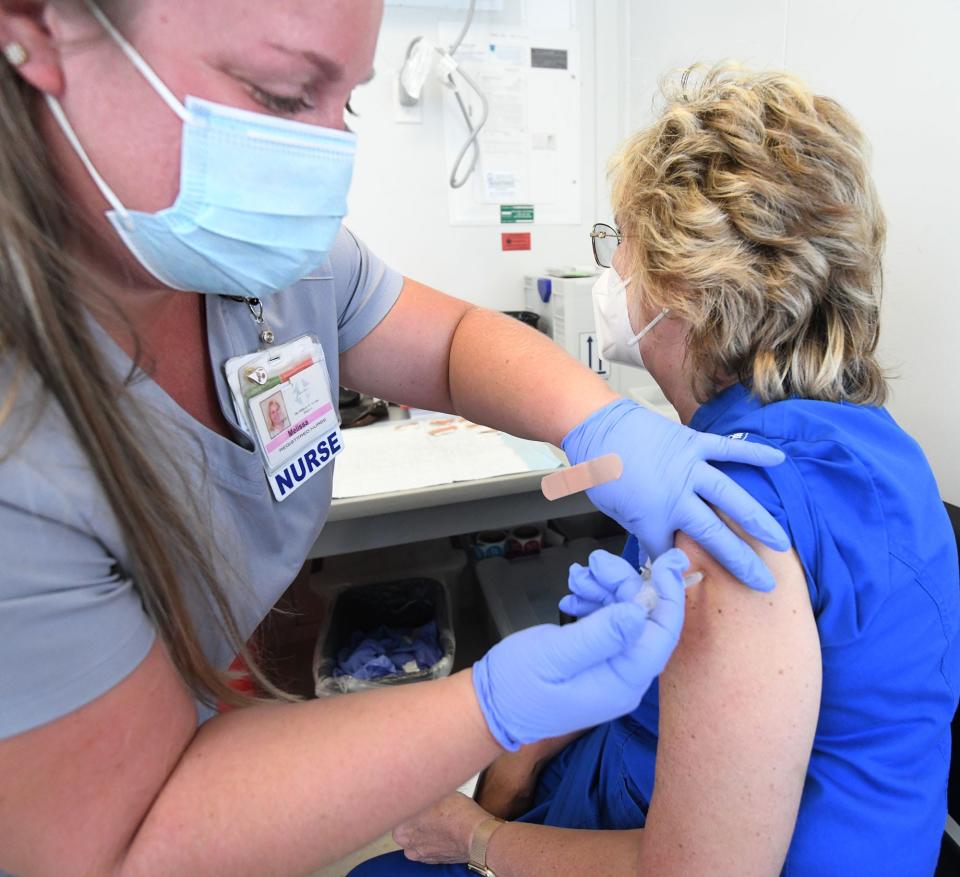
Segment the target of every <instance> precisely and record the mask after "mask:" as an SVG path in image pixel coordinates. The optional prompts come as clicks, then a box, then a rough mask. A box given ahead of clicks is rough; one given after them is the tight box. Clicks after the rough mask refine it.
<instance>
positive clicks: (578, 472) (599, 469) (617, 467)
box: [540, 454, 623, 502]
mask: <svg viewBox="0 0 960 877" xmlns="http://www.w3.org/2000/svg"><path fill="white" fill-rule="evenodd" d="M621 475H623V460H621V459H620V457H619V455H617V454H604V455H603V456H602V457H597V458H596V459H593V460H587V461H586V462H585V463H580V464H579V465H577V466H570V467H569V468H566V469H560V470H559V471H557V472H551V473H550V474H549V475H546V476H544V478H543V480H542V481H541V482H540V489H541V490H542V491H543V495H544V496H545V497H546V498H547V499H548V500H550V501H551V502H552V501H553V500H555V499H562V498H563V497H565V496H570V495H571V494H573V493H580V492H581V491H583V490H589V489H590V488H591V487H597V486H599V485H601V484H606V483H607V482H608V481H615V480H616V479H617V478H619V477H620V476H621Z"/></svg>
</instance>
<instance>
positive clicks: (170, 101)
mask: <svg viewBox="0 0 960 877" xmlns="http://www.w3.org/2000/svg"><path fill="white" fill-rule="evenodd" d="M84 2H85V3H86V5H87V9H89V10H90V14H91V15H92V16H93V17H94V18H95V19H96V20H97V21H98V22H99V24H100V26H101V27H102V28H103V29H104V30H105V31H106V32H107V33H108V34H109V35H110V38H111V39H112V40H113V41H114V42H115V43H116V44H117V45H118V46H119V47H120V49H121V51H122V52H123V54H124V55H126V56H127V58H128V59H129V60H130V63H131V64H133V66H134V67H136V68H137V70H138V71H139V72H140V75H141V76H143V78H144V79H146V80H147V82H149V83H150V85H152V86H153V89H154V91H156V92H157V94H159V95H160V97H161V98H163V102H164V103H165V104H166V105H167V106H168V107H170V109H171V110H173V111H174V112H175V113H176V114H177V115H178V116H179V117H180V118H181V119H182V120H183V121H184V122H187V121H189V120H190V113H189V111H188V110H187V108H186V107H185V106H184V105H183V104H182V103H180V101H179V100H178V99H177V96H176V95H175V94H174V93H173V92H172V91H170V89H169V88H168V87H167V85H166V83H165V82H164V81H163V80H162V79H161V78H160V77H159V76H157V74H156V73H154V72H153V68H152V67H151V66H150V65H149V64H148V63H147V62H146V61H145V60H144V59H143V55H141V54H140V53H139V52H138V51H137V50H136V49H135V48H134V47H133V46H132V45H130V43H129V42H127V38H126V37H125V36H124V35H123V34H122V33H120V31H118V30H117V29H116V28H115V27H114V26H113V22H112V21H110V19H109V18H107V16H106V14H105V13H104V12H103V10H102V9H101V8H100V7H99V6H97V4H96V3H94V0H84Z"/></svg>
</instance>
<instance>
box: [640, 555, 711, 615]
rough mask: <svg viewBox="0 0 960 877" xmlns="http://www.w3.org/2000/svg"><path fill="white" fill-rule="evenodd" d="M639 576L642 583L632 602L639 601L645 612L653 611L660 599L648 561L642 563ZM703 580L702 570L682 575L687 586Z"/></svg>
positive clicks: (697, 583)
mask: <svg viewBox="0 0 960 877" xmlns="http://www.w3.org/2000/svg"><path fill="white" fill-rule="evenodd" d="M640 576H641V578H642V579H643V585H641V587H640V593H638V594H637V596H636V597H634V598H633V602H634V603H639V604H640V605H641V606H643V608H644V609H646V610H647V612H653V610H654V609H656V608H657V601H658V600H659V599H660V595H659V594H658V593H657V589H656V588H655V587H654V586H653V584H652V583H651V579H652V578H653V568H652V567H651V565H650V562H649V561H647V563H645V564H644V566H643V569H641V570H640ZM702 581H703V573H702V572H694V573H690V575H686V576H684V577H683V586H684V587H685V588H689V587H691V586H693V585H699V584H700V582H702Z"/></svg>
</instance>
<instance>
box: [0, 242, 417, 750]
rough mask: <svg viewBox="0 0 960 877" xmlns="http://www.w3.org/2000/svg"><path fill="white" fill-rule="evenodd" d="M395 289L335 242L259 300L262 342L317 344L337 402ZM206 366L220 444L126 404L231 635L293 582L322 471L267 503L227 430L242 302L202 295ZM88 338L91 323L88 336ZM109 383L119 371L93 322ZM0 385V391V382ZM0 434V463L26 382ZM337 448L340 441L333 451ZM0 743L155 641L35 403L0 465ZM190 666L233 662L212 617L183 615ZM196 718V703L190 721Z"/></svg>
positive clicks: (249, 328)
mask: <svg viewBox="0 0 960 877" xmlns="http://www.w3.org/2000/svg"><path fill="white" fill-rule="evenodd" d="M402 283H403V278H402V276H401V275H400V274H398V273H397V272H396V271H393V270H391V269H390V268H388V267H387V266H385V265H384V264H383V263H382V262H381V261H380V260H379V259H378V258H377V257H376V256H374V255H373V254H372V253H371V252H370V251H369V250H368V249H367V248H366V247H365V246H364V245H363V244H362V243H361V242H360V241H358V240H357V239H356V238H355V237H354V236H353V235H352V234H351V233H350V232H349V231H348V230H347V229H345V228H344V229H341V231H340V234H339V235H338V237H337V241H336V244H335V245H334V249H333V251H332V252H331V254H330V258H329V260H328V261H327V263H326V264H325V265H324V266H322V268H321V270H319V271H318V272H316V273H315V274H313V275H311V276H310V277H308V278H306V279H305V280H302V281H300V282H299V283H297V284H295V285H294V286H292V287H290V288H289V289H286V290H284V291H283V292H281V293H278V294H277V295H275V296H273V297H272V298H270V299H269V300H268V301H266V302H264V316H265V318H266V320H267V322H268V323H269V325H270V327H271V328H272V329H273V330H274V332H275V333H276V336H277V341H278V343H280V342H285V341H289V340H291V339H293V338H296V337H298V336H300V335H302V334H304V333H308V332H309V333H312V334H314V335H316V336H317V337H318V338H319V340H320V343H321V344H322V346H323V350H324V355H325V357H326V363H327V369H328V370H329V374H330V391H331V395H332V398H333V402H334V404H335V405H336V404H337V397H338V393H337V387H338V383H339V362H338V356H339V354H340V353H342V352H343V351H345V350H347V349H349V348H350V347H352V346H353V345H355V344H356V343H357V342H359V341H360V340H361V339H362V338H364V336H366V335H367V334H368V333H369V332H370V331H371V330H372V329H374V327H376V326H377V324H378V323H379V322H380V321H381V320H382V319H383V318H384V316H386V314H387V312H388V311H389V310H390V309H391V307H392V306H393V305H394V303H395V302H396V300H397V298H398V296H399V294H400V289H401V286H402ZM206 308H207V333H208V339H209V346H210V357H211V367H212V368H213V371H214V373H215V375H216V382H217V392H218V395H219V398H220V407H221V409H222V410H223V413H224V415H225V417H226V418H227V420H228V421H229V422H230V424H231V425H232V426H233V427H234V429H235V436H234V438H235V439H236V440H235V441H234V440H231V439H229V438H225V437H224V436H222V435H219V434H218V433H215V432H213V431H211V430H209V429H207V428H206V427H204V426H203V425H201V424H199V423H198V422H197V421H195V420H194V419H193V418H191V417H190V416H189V415H188V414H187V413H186V412H185V411H184V410H183V409H181V408H180V407H179V406H178V405H177V404H176V403H175V402H174V401H173V400H172V399H171V398H170V397H169V396H167V394H166V393H165V392H164V391H163V390H162V389H161V388H160V387H159V386H158V385H157V384H156V383H154V382H153V381H152V380H150V379H149V378H148V377H147V376H146V375H142V374H141V375H139V376H138V378H137V379H136V380H135V381H134V383H133V385H132V386H131V394H132V396H134V397H135V398H136V400H137V404H138V405H139V406H140V408H141V409H145V410H146V413H147V415H148V417H149V419H150V422H149V429H150V430H151V431H152V432H153V433H154V434H156V433H158V432H159V433H160V435H159V436H157V438H159V440H161V441H165V442H168V447H174V448H177V449H179V450H178V452H177V454H176V456H177V458H178V460H179V462H180V465H181V468H182V469H183V471H184V472H185V474H186V477H187V480H188V481H189V486H180V485H177V486H175V487H174V491H175V492H177V491H180V490H187V489H192V490H195V491H196V495H197V496H198V497H199V498H200V504H201V507H202V508H204V509H208V510H209V514H210V518H211V521H212V525H213V527H214V528H215V538H216V540H217V544H218V545H219V547H220V548H221V550H222V551H223V553H224V554H226V556H228V557H229V558H230V561H231V562H232V563H233V564H234V566H235V569H236V571H237V572H239V573H240V575H241V576H242V578H243V579H244V580H245V582H246V585H241V584H237V583H235V582H234V581H233V580H228V581H227V586H228V591H230V596H231V600H232V602H233V604H234V606H235V611H236V613H237V619H238V621H239V623H240V626H241V629H242V631H243V632H244V634H245V635H249V634H250V633H252V631H253V630H254V628H255V627H256V626H257V624H258V623H259V622H260V621H261V619H262V618H263V617H264V616H265V615H266V613H267V612H268V611H269V610H270V608H271V607H272V606H273V605H274V604H275V603H276V601H277V599H278V598H279V597H280V595H281V594H282V593H283V591H284V590H285V589H286V588H287V587H288V585H289V584H290V582H291V581H292V580H293V578H294V576H295V575H296V573H297V571H298V570H299V569H300V567H301V566H302V565H303V563H304V559H305V557H306V554H307V551H308V550H309V549H310V546H311V545H312V544H313V542H314V540H315V539H316V538H317V535H318V534H319V532H320V530H321V528H322V527H323V523H324V521H325V519H326V516H327V512H328V510H329V507H330V497H331V485H332V479H333V465H332V464H331V465H328V466H327V467H326V468H325V469H323V470H322V471H321V472H320V473H319V474H317V475H315V476H314V477H313V478H312V479H311V480H309V481H308V482H306V483H305V484H304V485H302V486H301V487H300V489H299V490H297V491H296V492H295V493H293V494H292V495H291V496H290V497H288V498H287V499H285V500H284V501H283V502H281V503H278V502H276V501H275V500H274V499H273V497H272V495H271V493H270V489H269V487H268V485H267V481H266V476H265V475H264V471H263V466H262V464H261V460H260V455H259V453H258V452H257V451H256V450H255V449H254V448H253V445H252V444H251V443H250V441H249V439H248V438H247V437H246V436H245V435H243V433H242V431H241V430H240V427H239V426H238V424H237V420H236V416H235V414H234V411H233V404H232V401H231V399H230V394H229V390H228V388H227V385H226V381H225V378H224V372H223V363H224V362H225V361H226V360H227V359H228V358H229V357H231V356H236V355H240V354H244V353H250V352H252V351H255V350H256V349H257V343H258V342H257V336H258V332H259V328H258V327H257V325H256V324H255V323H254V321H253V319H252V317H251V314H250V311H249V309H248V308H247V306H246V305H245V304H243V303H240V302H236V301H233V300H230V299H226V298H221V297H219V296H207V297H206ZM94 325H95V324H94ZM95 331H96V332H97V334H98V335H99V336H100V338H101V339H102V342H103V348H104V350H105V351H106V354H107V356H108V359H109V361H110V362H111V364H113V365H115V367H116V368H117V369H118V370H121V373H123V374H125V373H126V372H128V371H129V368H130V360H129V358H128V357H127V356H126V354H124V353H123V351H122V350H121V349H120V348H119V347H118V346H117V345H116V344H115V343H114V342H113V340H112V339H111V338H110V337H109V336H108V335H107V334H106V333H105V332H103V330H101V329H100V328H99V326H96V325H95ZM7 379H8V378H7ZM25 383H26V386H25V387H23V388H21V393H20V398H19V402H18V404H17V406H16V407H15V408H14V411H13V414H12V416H11V417H9V418H8V419H7V421H6V422H5V423H4V424H3V426H2V427H0V459H2V457H3V454H4V453H6V452H7V451H8V450H9V447H10V444H11V438H12V437H13V436H16V435H17V434H18V431H22V430H23V429H24V427H25V425H26V424H27V423H28V421H27V420H26V418H28V417H30V416H31V415H32V414H34V412H35V410H36V405H35V404H33V403H35V402H36V399H37V395H38V393H39V392H41V391H40V390H39V389H38V387H37V381H36V380H35V379H34V380H32V381H31V379H29V378H28V379H27V381H26V382H25ZM346 440H347V441H349V438H347V439H346ZM0 559H2V560H0V738H2V737H9V736H13V735H14V734H18V733H20V732H22V731H26V730H28V729H30V728H34V727H37V726H38V725H42V724H44V723H46V722H49V721H51V720H53V719H56V718H58V717H60V716H62V715H65V714H66V713H69V712H71V711H72V710H75V709H77V708H78V707H80V706H83V705H84V704H86V703H89V702H90V701H92V700H94V699H95V698H97V697H98V696H99V695H101V694H103V693H104V692H106V691H107V690H109V689H110V688H111V687H113V686H114V685H116V684H117V683H118V682H120V681H121V680H122V679H123V678H124V677H125V676H127V675H128V674H129V673H130V672H132V671H133V670H134V669H135V668H136V667H137V665H138V664H139V663H140V662H141V661H142V660H143V659H144V657H146V655H147V653H148V651H149V650H150V647H151V645H152V644H153V641H154V638H155V631H154V628H153V625H152V623H151V621H150V619H149V618H148V617H147V615H146V614H145V612H144V609H143V606H142V605H141V601H140V597H139V595H138V592H137V586H136V583H135V582H134V581H132V580H131V579H130V578H129V577H128V576H127V575H126V574H125V573H124V569H129V563H128V562H127V561H128V555H127V552H126V549H125V546H124V544H123V540H122V538H121V536H120V530H119V528H118V526H117V521H116V519H115V517H114V515H113V513H112V511H111V510H110V507H109V505H108V503H107V500H106V497H105V495H104V494H103V491H102V490H101V488H100V486H99V484H98V482H97V480H96V478H95V476H94V474H93V472H92V470H91V468H90V466H89V464H88V463H87V461H86V459H85V458H84V456H83V454H82V453H81V451H80V449H79V447H78V445H77V443H76V441H75V439H74V438H73V436H72V433H71V431H70V428H69V426H68V424H67V423H66V421H65V419H64V418H63V414H62V412H61V411H60V409H59V407H58V406H55V405H53V404H52V403H51V404H47V405H46V406H45V408H44V409H43V413H42V415H41V417H40V419H39V421H38V422H36V423H35V424H34V425H33V426H32V428H30V430H29V432H28V433H27V438H26V440H25V441H24V442H23V443H22V444H21V445H20V446H19V447H17V448H16V449H15V451H14V452H13V453H12V454H11V455H10V456H8V457H7V458H6V459H2V462H0ZM192 609H193V612H194V616H195V618H196V620H197V626H198V630H199V631H200V634H201V638H202V640H203V646H204V649H205V651H206V654H207V655H208V657H209V658H210V660H211V661H213V662H214V664H215V665H217V666H220V667H224V668H226V667H227V666H229V664H230V662H231V661H232V660H233V657H234V655H233V654H232V653H231V650H230V649H229V648H228V646H227V643H226V642H225V641H224V640H223V638H222V637H221V636H220V635H219V634H218V633H217V629H216V625H215V624H213V623H212V616H211V615H210V613H209V611H207V610H205V609H204V608H203V607H202V606H201V605H200V603H199V601H196V602H195V603H194V605H193V606H192ZM209 716H210V711H209V710H207V709H206V707H203V706H202V705H200V704H198V720H199V721H203V720H205V719H206V718H209Z"/></svg>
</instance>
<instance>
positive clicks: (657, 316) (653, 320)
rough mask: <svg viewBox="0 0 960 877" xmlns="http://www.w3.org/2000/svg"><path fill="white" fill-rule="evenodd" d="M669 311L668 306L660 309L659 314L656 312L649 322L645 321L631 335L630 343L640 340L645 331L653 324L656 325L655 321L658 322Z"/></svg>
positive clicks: (636, 342)
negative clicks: (639, 328) (641, 326)
mask: <svg viewBox="0 0 960 877" xmlns="http://www.w3.org/2000/svg"><path fill="white" fill-rule="evenodd" d="M669 313H670V308H664V309H663V310H662V311H660V313H659V314H657V315H656V316H655V317H654V318H653V319H652V320H651V321H650V322H649V323H647V325H646V326H644V327H643V328H642V329H641V330H640V331H639V332H637V334H636V335H634V336H633V338H632V339H631V341H630V343H631V344H638V343H639V342H640V339H641V338H643V336H644V335H646V334H647V332H649V331H650V330H651V329H652V328H653V327H654V326H656V325H657V323H659V322H660V321H661V320H662V319H663V318H664V317H665V316H666V315H667V314H669Z"/></svg>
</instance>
